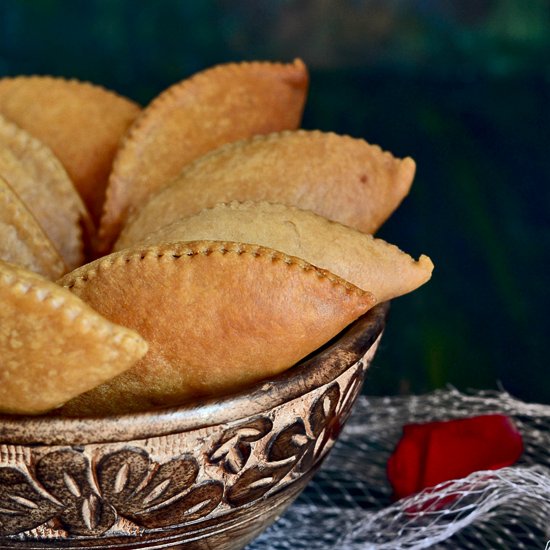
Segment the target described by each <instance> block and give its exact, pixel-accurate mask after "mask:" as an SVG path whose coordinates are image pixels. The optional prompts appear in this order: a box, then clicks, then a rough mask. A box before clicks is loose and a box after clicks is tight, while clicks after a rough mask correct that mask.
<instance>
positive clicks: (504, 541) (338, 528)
mask: <svg viewBox="0 0 550 550" xmlns="http://www.w3.org/2000/svg"><path fill="white" fill-rule="evenodd" d="M489 413H502V414H506V415H508V416H510V417H511V418H512V419H513V420H514V422H515V424H516V426H517V428H518V429H519V431H520V432H521V434H522V436H523V441H524V445H525V452H524V454H523V456H522V458H521V460H520V461H519V462H518V463H517V464H516V465H514V466H513V467H510V468H504V469H502V470H498V471H486V472H476V473H474V474H472V475H470V476H468V477H467V478H464V479H460V480H456V481H453V482H451V483H447V484H441V485H439V486H438V487H435V488H433V489H429V490H425V491H423V492H422V493H420V494H417V495H415V496H413V497H409V498H406V499H402V500H400V501H398V502H395V503H394V502H392V500H391V487H390V485H389V483H388V481H387V478H386V461H387V459H388V457H389V456H390V454H391V453H392V451H393V450H394V448H395V445H396V443H397V441H398V440H399V438H400V437H401V434H402V428H403V425H404V424H408V423H416V422H429V421H434V420H448V419H452V418H464V417H469V416H476V415H481V414H489ZM549 539H550V406H548V405H532V404H526V403H523V402H521V401H518V400H516V399H514V398H513V397H511V396H510V395H509V394H507V393H504V392H503V393H500V392H478V393H475V394H463V393H460V392H458V391H457V390H455V389H450V390H445V391H443V390H442V391H436V392H434V393H431V394H428V395H423V396H415V397H383V398H382V397H364V396H361V397H360V398H359V400H358V402H357V403H356V404H355V407H354V413H353V415H352V417H351V418H350V419H349V421H348V424H347V426H346V428H345V429H344V431H343V433H342V434H341V435H340V438H339V440H338V442H337V444H336V445H335V447H334V449H333V450H332V451H331V454H330V455H329V458H328V459H327V460H326V462H325V464H324V465H323V467H322V469H321V470H320V471H319V472H318V474H317V475H316V476H315V478H314V479H313V480H312V482H311V483H310V484H309V485H308V487H307V488H306V490H305V491H304V493H302V495H301V496H300V497H299V499H298V500H297V501H296V502H295V503H294V505H293V506H292V507H291V508H290V509H289V510H288V511H287V512H286V513H285V514H284V515H283V516H282V517H281V518H280V519H279V520H278V521H277V522H276V523H275V524H274V525H273V526H272V527H270V528H269V529H268V530H267V531H266V532H264V534H263V535H262V536H261V537H260V538H259V539H257V540H256V541H254V542H253V543H252V544H251V545H249V546H248V548H247V550H290V549H293V550H299V549H302V548H303V549H306V548H307V549H308V550H332V549H338V550H399V549H419V548H435V549H438V550H443V549H470V548H471V549H476V550H478V549H501V548H502V549H508V548H509V549H513V550H521V549H540V550H544V549H545V546H546V543H547V541H548V540H549Z"/></svg>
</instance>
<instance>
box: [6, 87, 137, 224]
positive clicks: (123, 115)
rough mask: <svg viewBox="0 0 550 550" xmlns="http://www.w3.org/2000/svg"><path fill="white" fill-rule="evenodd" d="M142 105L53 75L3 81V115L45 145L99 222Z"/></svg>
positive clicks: (106, 91)
mask: <svg viewBox="0 0 550 550" xmlns="http://www.w3.org/2000/svg"><path fill="white" fill-rule="evenodd" d="M139 111H140V108H139V106H138V105H137V104H136V103H134V102H133V101H130V100H129V99H126V98H125V97H122V96H120V95H118V94H115V93H114V92H111V91H108V90H106V89H104V88H102V87H101V86H95V85H93V84H90V83H88V82H79V81H77V80H65V79H63V78H52V77H50V76H18V77H15V78H3V79H1V80H0V114H2V115H3V116H4V117H5V118H7V119H8V120H10V121H12V122H14V123H15V124H17V125H18V126H20V127H21V128H23V129H24V130H26V131H27V132H29V133H30V134H31V135H33V136H34V137H36V138H38V139H39V140H40V141H41V142H43V143H44V144H46V145H47V146H48V147H49V148H50V149H51V150H52V151H53V152H54V154H55V155H56V156H57V158H58V159H59V160H60V161H61V163H62V164H63V166H64V167H65V169H66V170H67V172H68V174H69V176H70V178H71V180H72V181H73V182H74V184H75V186H76V188H77V190H78V192H79V193H80V195H81V196H82V198H83V199H84V203H85V204H86V206H87V208H88V210H89V211H90V213H91V214H92V217H93V218H94V220H95V221H98V219H99V216H100V214H101V206H102V204H103V201H104V198H105V187H106V185H107V179H108V177H109V173H110V171H111V166H112V163H113V158H114V155H115V152H116V149H117V147H118V143H119V141H120V138H121V136H122V135H123V134H124V132H125V131H126V130H127V128H128V127H129V126H130V124H131V123H132V122H133V120H134V119H135V118H136V116H137V115H138V113H139Z"/></svg>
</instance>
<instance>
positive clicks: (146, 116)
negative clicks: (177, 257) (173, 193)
mask: <svg viewBox="0 0 550 550" xmlns="http://www.w3.org/2000/svg"><path fill="white" fill-rule="evenodd" d="M307 85H308V74H307V70H306V67H305V65H304V64H303V63H302V61H300V60H296V61H294V62H293V63H289V64H283V63H267V62H252V63H229V64H227V65H218V66H216V67H213V68H211V69H208V70H205V71H202V72H200V73H197V74H196V75H194V76H193V77H191V78H189V79H187V80H184V81H182V82H180V83H178V84H175V85H174V86H172V87H170V88H168V89H167V90H166V91H165V92H163V93H162V94H161V95H159V96H158V97H157V98H156V99H155V100H154V101H153V102H152V103H151V104H150V105H149V106H148V107H147V108H146V109H145V110H144V111H143V113H142V114H141V116H140V117H139V118H138V119H137V120H136V121H135V123H134V124H133V126H132V127H131V129H130V131H129V132H128V134H127V135H126V138H125V139H124V142H123V144H122V146H121V148H120V150H119V152H118V154H117V156H116V159H115V163H114V166H113V172H112V174H111V176H110V179H109V188H108V190H107V200H106V204H105V208H104V214H103V218H102V221H101V227H100V244H99V247H100V250H101V252H106V251H108V250H109V247H110V245H112V243H113V242H114V240H115V239H116V237H117V236H118V233H119V232H120V229H121V228H122V225H123V224H124V222H125V221H126V218H127V216H128V214H130V213H131V212H132V211H133V210H135V209H136V208H138V207H139V206H140V205H141V204H143V202H144V201H145V200H146V199H147V197H148V196H149V195H150V194H151V193H153V192H154V191H156V190H157V189H159V188H160V187H161V186H162V185H164V184H166V183H168V182H169V181H170V180H172V179H173V178H174V177H176V176H177V175H178V174H179V173H180V172H181V170H182V169H183V167H184V166H185V165H187V164H188V163H189V162H191V161H192V160H194V159H196V158H197V157H200V156H202V155H204V154H205V153H206V152H208V151H210V150H212V149H216V148H217V147H219V146H221V145H223V144H225V143H229V142H232V141H236V140H239V139H243V138H247V137H251V136H253V135H255V134H267V133H270V132H276V131H280V130H285V129H294V128H297V127H298V126H299V125H300V121H301V118H302V111H303V108H304V103H305V97H306V92H307Z"/></svg>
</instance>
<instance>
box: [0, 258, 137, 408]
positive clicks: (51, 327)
mask: <svg viewBox="0 0 550 550" xmlns="http://www.w3.org/2000/svg"><path fill="white" fill-rule="evenodd" d="M0 303H1V305H2V307H0V349H1V350H2V352H1V353H0V412H1V413H15V414H38V413H42V412H45V411H48V410H50V409H53V408H55V407H58V406H59V405H62V404H63V403H65V401H67V400H69V399H71V398H72V397H75V396H76V395H78V394H80V393H82V392H84V391H87V390H89V389H90V388H93V387H94V386H96V385H98V384H101V383H102V382H105V381H106V380H108V379H109V378H112V377H113V376H115V375H117V374H119V373H121V372H122V371H124V370H126V369H127V368H129V367H130V366H131V365H132V364H133V363H134V362H135V361H136V360H137V359H139V358H140V357H142V356H143V355H144V354H145V353H146V351H147V344H146V343H145V341H144V340H143V339H142V338H141V337H140V336H139V335H138V334H136V333H135V332H134V331H132V330H129V329H126V328H124V327H119V326H116V325H114V324H113V323H111V322H109V321H107V319H105V318H103V317H101V315H99V314H97V313H96V312H95V311H93V310H92V308H90V307H89V306H88V305H86V304H85V303H84V302H83V301H82V300H80V299H79V298H78V297H77V296H75V295H74V294H73V293H71V292H69V291H68V290H66V289H64V288H60V287H59V286H58V285H56V284H55V283H52V282H50V281H47V280H46V279H44V278H43V277H40V276H39V275H36V274H35V273H31V272H29V271H27V270H26V269H23V268H21V267H18V266H15V265H13V264H9V263H7V262H3V261H0Z"/></svg>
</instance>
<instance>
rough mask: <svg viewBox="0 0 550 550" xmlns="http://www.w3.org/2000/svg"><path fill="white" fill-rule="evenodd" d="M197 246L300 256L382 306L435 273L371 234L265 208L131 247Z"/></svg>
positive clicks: (235, 211) (248, 208)
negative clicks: (239, 246) (218, 244)
mask: <svg viewBox="0 0 550 550" xmlns="http://www.w3.org/2000/svg"><path fill="white" fill-rule="evenodd" d="M195 240H219V241H236V242H242V243H249V244H257V245H261V246H265V247H268V248H273V249H275V250H279V251H280V252H284V253H285V254H288V255H289V256H297V257H299V258H302V259H303V260H306V261H307V262H309V263H310V264H313V265H315V266H317V267H320V268H322V269H326V270H328V271H330V272H332V273H334V274H335V275H338V276H339V277H341V278H342V279H345V280H346V281H348V282H350V283H352V284H354V285H355V286H358V287H359V288H362V289H363V290H368V291H369V292H372V294H374V296H375V297H376V300H377V301H379V302H385V301H386V300H390V299H392V298H395V297H397V296H401V295H402V294H406V293H407V292H411V291H413V290H414V289H416V288H418V287H419V286H421V285H423V284H424V283H425V282H426V281H428V280H429V279H430V277H431V274H432V270H433V264H432V261H431V260H430V258H428V257H427V256H420V258H419V260H418V261H415V260H414V259H413V258H411V257H410V256H409V255H408V254H406V253H405V252H402V251H401V250H399V248H397V246H394V245H391V244H389V243H387V242H386V241H383V240H382V239H375V238H374V237H373V236H372V235H369V234H367V233H361V232H360V231H357V230H356V229H352V228H351V227H348V226H345V225H342V224H340V223H338V222H332V221H329V220H327V219H325V218H323V217H321V216H318V215H317V214H314V213H313V212H310V211H306V210H300V209H298V208H295V207H292V206H286V205H284V204H274V203H267V202H259V203H256V202H251V201H247V202H244V203H239V202H232V203H229V204H220V205H217V206H215V207H214V208H208V209H206V210H203V211H202V212H200V213H199V214H196V215H195V216H191V217H189V218H182V219H180V220H178V221H176V222H174V223H172V224H170V225H168V226H166V227H163V228H162V229H159V230H158V231H156V232H155V233H152V234H151V235H149V236H147V237H145V238H144V239H143V241H141V242H139V243H130V244H131V245H132V246H134V245H136V244H139V245H148V246H150V245H158V244H160V243H163V242H174V241H195ZM116 248H117V247H115V249H116Z"/></svg>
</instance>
